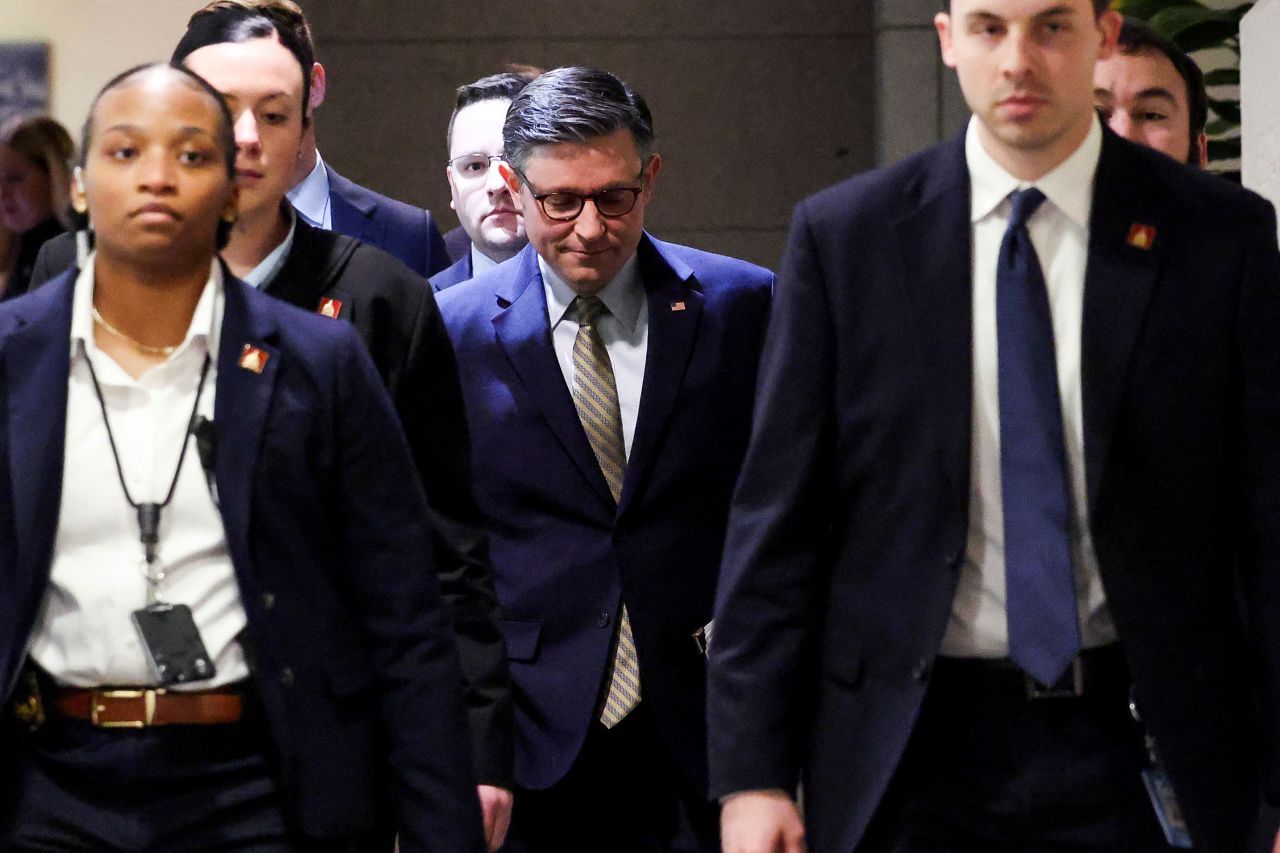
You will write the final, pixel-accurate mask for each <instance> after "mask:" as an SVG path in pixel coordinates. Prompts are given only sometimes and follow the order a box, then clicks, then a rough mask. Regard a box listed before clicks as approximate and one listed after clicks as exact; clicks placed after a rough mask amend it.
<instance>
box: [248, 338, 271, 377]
mask: <svg viewBox="0 0 1280 853" xmlns="http://www.w3.org/2000/svg"><path fill="white" fill-rule="evenodd" d="M269 358H271V353H269V352H267V351H266V350H262V349H258V348H257V347H255V346H254V345H253V344H245V345H244V349H242V350H240V366H241V367H243V368H244V369H245V370H248V371H249V372H251V373H262V369H263V368H264V367H266V366H267V359H269Z"/></svg>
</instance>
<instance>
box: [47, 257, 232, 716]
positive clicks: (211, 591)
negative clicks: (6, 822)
mask: <svg viewBox="0 0 1280 853" xmlns="http://www.w3.org/2000/svg"><path fill="white" fill-rule="evenodd" d="M93 269H94V257H93V256H92V255H91V256H90V257H89V260H88V262H87V263H86V264H85V266H84V267H83V269H82V271H81V273H80V275H79V277H78V278H77V279H76V285H75V295H74V298H73V302H72V313H71V341H70V346H71V371H70V375H69V376H68V379H67V434H66V445H65V450H64V456H63V460H64V462H63V474H62V504H61V508H60V511H59V516H58V531H57V534H56V538H55V540H54V549H53V566H52V570H51V573H50V577H49V587H48V591H47V593H46V595H45V600H44V603H43V606H42V609H41V613H40V616H39V618H38V619H37V622H36V626H35V631H34V633H33V636H32V641H31V648H30V655H31V658H32V659H33V660H34V661H35V662H36V663H37V664H39V665H40V667H41V668H43V669H44V670H45V671H47V672H48V673H49V674H50V675H52V676H53V678H54V680H55V681H56V682H58V683H59V684H62V685H65V686H69V687H97V686H102V685H118V686H139V685H148V684H154V683H155V681H154V679H153V678H152V675H151V673H150V671H149V669H148V666H147V659H146V654H145V652H144V651H143V647H142V643H141V641H140V639H139V636H138V633H137V631H136V630H135V628H134V625H133V622H132V621H131V619H130V614H131V613H132V612H133V611H135V610H138V609H140V608H142V607H144V606H145V605H146V603H147V581H146V578H145V574H144V560H143V548H142V544H141V542H140V540H139V532H138V520H137V514H136V513H135V511H134V510H133V508H132V507H131V506H130V505H129V504H128V502H127V501H126V500H125V495H124V491H123V490H122V488H121V485H120V477H119V475H118V474H117V472H116V463H115V458H114V456H113V454H112V452H111V446H110V444H109V442H108V439H107V428H106V425H105V424H104V422H103V416H102V409H101V407H100V406H99V403H98V397H97V395H96V393H95V392H94V388H93V381H92V379H91V378H90V375H89V368H88V365H87V364H86V363H85V359H86V357H87V358H88V359H90V360H91V361H92V363H93V368H94V371H95V372H96V374H97V377H98V384H99V386H100V387H101V389H102V396H103V399H104V400H105V401H106V407H107V414H108V417H109V418H110V419H111V420H110V423H111V433H112V435H113V436H114V437H115V442H116V447H117V448H118V450H119V452H120V466H121V469H122V470H123V472H124V477H125V481H126V482H127V483H128V486H129V494H130V496H131V497H132V498H133V500H134V501H136V502H139V503H143V502H155V503H159V502H160V501H163V500H164V498H165V494H166V493H167V491H168V489H169V484H170V483H171V482H172V480H173V473H174V468H175V466H176V464H177V459H178V450H179V448H180V447H181V446H182V444H183V441H184V440H185V437H186V433H187V426H188V418H190V416H191V407H192V405H193V404H194V403H195V396H196V386H197V384H198V382H199V376H200V370H201V367H202V366H203V364H204V360H205V356H206V353H207V354H208V356H209V357H210V358H211V359H212V363H211V365H210V367H209V373H208V375H207V376H206V377H205V384H204V392H203V393H202V394H201V396H200V413H201V414H203V415H204V416H205V417H212V416H213V411H214V389H215V387H216V385H217V379H218V371H217V360H218V359H217V353H218V334H219V331H220V328H221V322H222V311H223V303H224V296H223V290H222V268H221V266H220V265H219V264H218V263H217V262H216V261H215V262H214V263H213V265H212V267H211V269H210V273H209V281H208V283H207V284H206V285H205V288H204V293H203V294H202V295H201V296H200V301H199V302H198V303H197V305H196V310H195V313H194V314H193V315H192V317H191V326H190V328H188V330H187V334H186V337H185V339H184V340H183V342H182V345H181V346H180V347H179V348H178V349H177V351H176V352H174V354H173V355H172V356H170V357H169V358H168V359H167V360H166V361H164V362H163V363H161V364H158V365H156V366H155V367H152V368H151V369H149V370H147V372H146V373H144V374H142V376H141V377H139V378H137V379H134V378H133V377H131V376H130V375H129V374H128V373H127V372H126V371H125V370H124V369H123V368H122V367H120V365H118V364H117V363H116V362H115V361H114V360H113V359H112V358H111V357H110V356H108V355H106V354H105V353H103V352H102V351H101V350H99V349H98V347H97V346H96V345H95V343H94V322H93V314H92V310H93V284H94V278H93ZM82 346H83V349H81V347H82ZM185 453H186V455H185V458H184V460H183V464H182V473H181V476H180V477H179V478H178V485H177V488H176V490H175V491H174V495H173V500H172V502H171V503H170V504H169V505H168V506H167V507H165V508H164V510H163V511H162V513H161V517H160V531H159V533H160V537H159V538H160V541H159V545H158V549H157V550H158V554H159V563H160V566H161V567H162V568H163V570H164V571H165V573H166V576H165V578H164V580H163V581H162V582H161V584H160V586H159V590H158V591H159V597H160V599H161V600H162V601H166V602H169V603H174V604H186V605H188V606H189V607H190V608H191V612H192V615H193V617H194V619H195V623H196V626H197V628H198V629H199V631H200V636H201V638H202V639H203V640H204V645H205V649H206V651H207V652H208V653H209V656H210V658H211V659H212V660H213V662H214V665H215V667H216V668H217V675H216V677H215V678H213V679H211V680H207V681H200V682H196V683H193V684H189V685H185V686H183V687H177V688H175V689H189V690H202V689H208V688H210V687H216V686H219V685H223V684H228V683H231V682H235V681H240V680H242V679H244V678H246V677H247V676H248V674H249V670H248V667H247V665H246V663H245V658H244V652H243V650H242V649H241V647H240V644H239V642H237V639H236V638H237V637H238V636H239V634H240V632H241V631H242V630H243V629H244V627H245V624H246V618H245V612H244V608H243V606H242V605H241V601H240V590H239V586H238V585H237V583H236V579H235V572H234V570H233V568H232V564H231V556H230V554H229V552H228V550H227V539H226V534H225V532H224V530H223V527H222V517H221V516H220V515H219V513H218V510H217V508H216V507H215V506H214V503H213V499H212V498H211V496H210V494H209V487H208V482H207V481H206V479H205V475H204V472H203V470H202V469H201V467H200V458H199V455H198V453H197V451H196V443H195V440H194V439H192V440H191V441H188V442H187V443H186V451H185Z"/></svg>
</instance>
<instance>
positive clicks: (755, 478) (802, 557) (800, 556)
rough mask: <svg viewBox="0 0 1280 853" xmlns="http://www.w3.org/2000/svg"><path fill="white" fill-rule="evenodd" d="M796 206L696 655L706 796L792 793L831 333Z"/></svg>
mask: <svg viewBox="0 0 1280 853" xmlns="http://www.w3.org/2000/svg"><path fill="white" fill-rule="evenodd" d="M823 290H824V285H823V280H822V273H821V269H820V265H819V262H818V259H817V253H816V250H815V245H814V241H813V236H812V234H811V232H810V227H809V224H808V222H807V220H806V216H805V209H804V207H803V205H802V206H801V207H800V208H798V209H797V212H796V215H795V217H794V219H793V221H792V227H791V236H790V239H789V245H788V248H787V254H786V257H785V260H784V263H783V273H782V276H781V277H780V278H779V281H778V285H777V289H776V292H775V294H774V303H773V313H772V317H771V319H770V323H769V332H768V336H767V338H766V341H765V349H764V356H763V359H762V361H761V365H762V369H761V375H760V381H759V385H758V388H757V395H756V409H755V416H754V421H753V428H752V434H751V442H750V445H749V448H748V451H747V456H746V460H745V462H744V465H743V469H742V473H741V475H740V477H739V480H738V484H737V488H736V491H735V493H734V499H733V505H732V510H731V513H730V519H729V528H728V534H727V540H726V545H725V553H724V559H723V563H722V566H721V574H720V586H719V589H718V591H717V597H716V614H715V634H714V638H713V639H712V641H711V647H710V651H709V688H708V689H709V692H708V711H707V713H708V725H707V731H708V738H709V750H710V756H709V759H710V773H711V794H712V795H713V796H714V797H723V796H725V795H727V794H730V793H733V792H736V791H743V790H754V789H760V788H782V789H784V790H788V791H793V790H794V789H795V786H796V782H797V778H798V774H799V767H800V763H801V759H800V753H801V749H802V746H803V732H804V729H805V727H806V725H807V719H808V716H809V713H810V711H809V709H810V707H811V701H810V697H811V696H812V693H813V690H812V686H813V674H814V666H813V659H814V654H815V647H816V644H815V642H814V639H815V638H814V636H813V626H814V624H815V615H816V614H817V613H819V612H820V608H819V607H818V606H817V602H818V601H819V599H820V597H821V596H823V595H824V594H825V588H824V587H823V585H822V576H823V575H824V572H825V570H826V567H824V565H823V554H824V552H825V551H826V550H827V548H826V543H825V539H826V537H827V536H828V531H829V529H830V524H829V520H828V519H829V512H830V507H831V505H832V503H833V501H832V499H831V498H832V492H833V488H832V467H833V464H832V460H833V456H834V448H833V442H834V431H833V427H832V422H833V405H834V404H833V379H834V357H835V356H834V349H835V344H834V335H833V331H832V328H831V326H830V320H829V317H830V313H829V310H828V306H827V304H826V298H825V296H824V293H823Z"/></svg>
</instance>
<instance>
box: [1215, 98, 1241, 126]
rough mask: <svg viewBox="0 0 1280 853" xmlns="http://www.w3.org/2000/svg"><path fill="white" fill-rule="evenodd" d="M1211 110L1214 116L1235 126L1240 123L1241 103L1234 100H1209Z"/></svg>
mask: <svg viewBox="0 0 1280 853" xmlns="http://www.w3.org/2000/svg"><path fill="white" fill-rule="evenodd" d="M1209 109H1211V110H1213V114H1214V115H1216V116H1217V117H1218V118H1220V119H1222V120H1223V121H1229V122H1232V123H1234V124H1239V123H1240V102H1239V101H1232V100H1222V101H1216V100H1214V99H1213V98H1210V99H1209Z"/></svg>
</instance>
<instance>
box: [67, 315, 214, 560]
mask: <svg viewBox="0 0 1280 853" xmlns="http://www.w3.org/2000/svg"><path fill="white" fill-rule="evenodd" d="M80 354H81V355H82V356H84V363H85V364H86V365H88V367H89V378H90V379H92V380H93V392H94V393H95V394H97V395H98V406H99V407H100V408H101V409H102V423H103V425H104V426H105V427H106V428H107V442H108V443H110V445H111V456H112V457H113V458H114V459H115V461H116V474H117V475H118V476H119V477H120V488H121V489H122V490H123V491H124V499H125V500H126V501H128V502H129V506H131V507H133V509H134V511H135V512H136V513H137V514H138V534H139V538H140V539H141V540H142V548H143V552H144V553H145V554H146V559H147V566H148V569H149V568H150V566H151V565H152V564H153V563H155V561H156V545H157V544H158V543H159V541H160V511H161V510H162V509H164V508H165V507H167V506H168V505H169V502H170V501H172V500H173V493H174V492H175V491H177V489H178V477H179V476H180V475H181V474H182V462H183V460H184V459H186V456H187V443H188V442H189V441H190V439H191V433H192V430H193V426H194V424H195V420H196V415H197V413H198V412H199V410H200V396H201V395H202V394H203V393H204V380H205V378H206V377H207V376H208V375H209V364H210V362H211V359H210V358H209V354H208V353H207V352H206V353H205V355H204V366H203V367H201V368H200V384H199V385H197V386H196V401H195V403H194V404H193V405H192V407H191V417H190V418H188V419H187V431H186V432H185V433H183V436H182V448H181V449H180V450H179V451H178V464H177V466H176V467H175V468H174V471H173V481H172V482H171V483H169V493H168V494H166V495H165V496H164V501H163V502H162V503H158V504H157V503H138V502H137V501H135V500H134V499H133V496H132V495H130V494H129V486H128V484H127V483H125V479H124V466H123V465H121V464H120V452H119V451H118V450H117V449H116V438H115V435H114V434H112V432H111V420H110V418H108V417H107V401H106V399H105V398H104V397H103V396H102V386H100V385H99V384H98V374H97V373H96V372H95V371H94V369H93V360H92V359H90V358H89V353H88V351H87V349H86V348H85V344H84V340H83V339H82V340H81V341H80ZM147 581H148V583H150V584H152V585H155V584H158V583H159V581H160V578H158V577H154V578H153V577H152V576H151V574H150V572H149V571H148V574H147Z"/></svg>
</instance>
